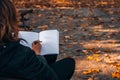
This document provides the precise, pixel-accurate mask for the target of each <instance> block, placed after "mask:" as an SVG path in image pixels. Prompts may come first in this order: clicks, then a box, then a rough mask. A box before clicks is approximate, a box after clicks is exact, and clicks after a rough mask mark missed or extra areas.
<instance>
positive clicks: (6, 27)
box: [0, 0, 18, 44]
mask: <svg viewBox="0 0 120 80" xmlns="http://www.w3.org/2000/svg"><path fill="white" fill-rule="evenodd" d="M17 39H18V31H17V16H16V9H15V7H14V5H13V3H12V2H11V1H10V0H0V44H1V43H4V42H8V41H16V40H17Z"/></svg>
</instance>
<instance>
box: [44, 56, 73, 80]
mask: <svg viewBox="0 0 120 80" xmlns="http://www.w3.org/2000/svg"><path fill="white" fill-rule="evenodd" d="M44 57H45V59H46V60H47V63H48V64H49V65H50V67H51V68H52V69H53V70H54V71H55V72H56V74H57V75H58V77H59V79H60V80H70V78H71V77H72V75H73V73H74V70H75V60H74V59H72V58H64V59H62V60H59V61H56V59H57V55H45V56H44Z"/></svg>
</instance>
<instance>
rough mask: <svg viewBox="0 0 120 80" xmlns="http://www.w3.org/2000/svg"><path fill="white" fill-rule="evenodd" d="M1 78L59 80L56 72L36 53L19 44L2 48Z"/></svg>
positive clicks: (7, 44)
mask: <svg viewBox="0 0 120 80" xmlns="http://www.w3.org/2000/svg"><path fill="white" fill-rule="evenodd" d="M0 77H8V78H9V77H10V78H15V77H16V78H22V79H23V80H24V79H25V80H58V78H57V75H56V74H55V72H54V71H53V70H52V69H51V68H50V67H49V66H48V65H47V64H44V63H43V62H42V61H40V60H39V59H38V57H37V56H36V55H35V53H34V51H32V50H31V49H30V48H28V47H25V46H23V45H21V44H20V43H19V42H9V43H6V44H4V45H2V46H0Z"/></svg>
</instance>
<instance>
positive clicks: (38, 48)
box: [32, 40, 42, 55]
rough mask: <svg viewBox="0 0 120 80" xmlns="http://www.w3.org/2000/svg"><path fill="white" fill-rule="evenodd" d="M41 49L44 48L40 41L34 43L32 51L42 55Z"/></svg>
mask: <svg viewBox="0 0 120 80" xmlns="http://www.w3.org/2000/svg"><path fill="white" fill-rule="evenodd" d="M41 47H42V45H41V41H39V40H37V41H34V42H33V43H32V50H33V51H35V54H36V55H40V51H41Z"/></svg>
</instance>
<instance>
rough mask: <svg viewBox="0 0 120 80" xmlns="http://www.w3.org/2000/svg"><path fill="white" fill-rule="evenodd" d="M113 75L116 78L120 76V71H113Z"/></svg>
mask: <svg viewBox="0 0 120 80" xmlns="http://www.w3.org/2000/svg"><path fill="white" fill-rule="evenodd" d="M112 77H114V78H120V72H119V71H116V72H113V73H112Z"/></svg>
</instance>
